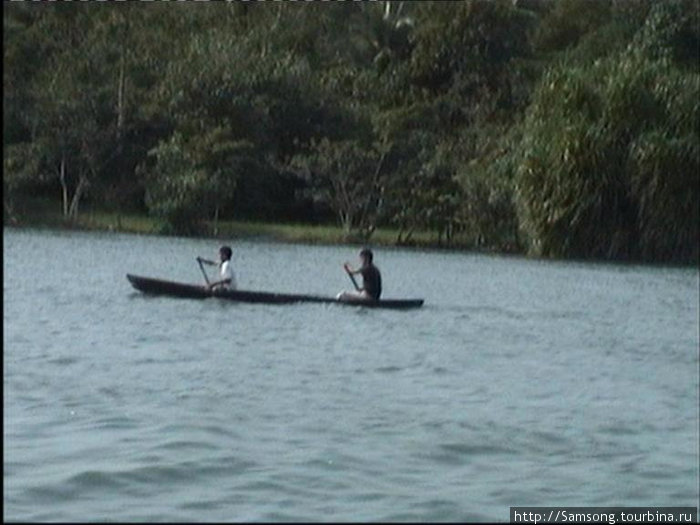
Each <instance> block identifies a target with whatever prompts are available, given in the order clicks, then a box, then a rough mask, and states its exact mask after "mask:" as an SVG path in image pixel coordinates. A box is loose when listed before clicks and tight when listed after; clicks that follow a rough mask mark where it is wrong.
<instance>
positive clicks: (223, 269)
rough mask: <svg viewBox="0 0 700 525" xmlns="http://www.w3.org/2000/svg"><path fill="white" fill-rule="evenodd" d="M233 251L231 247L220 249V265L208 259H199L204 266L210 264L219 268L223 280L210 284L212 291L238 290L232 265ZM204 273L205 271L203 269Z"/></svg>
mask: <svg viewBox="0 0 700 525" xmlns="http://www.w3.org/2000/svg"><path fill="white" fill-rule="evenodd" d="M232 255H233V251H232V250H231V247H230V246H222V247H221V248H220V249H219V258H220V259H221V262H220V263H216V262H214V261H209V260H207V259H202V258H201V257H197V260H198V261H199V262H202V263H204V264H210V265H213V266H219V274H220V277H221V279H220V280H218V281H214V282H212V283H209V284H208V287H209V289H210V290H213V289H220V290H235V289H236V275H235V274H234V273H233V266H232V265H231V256H232ZM202 271H204V270H203V269H202Z"/></svg>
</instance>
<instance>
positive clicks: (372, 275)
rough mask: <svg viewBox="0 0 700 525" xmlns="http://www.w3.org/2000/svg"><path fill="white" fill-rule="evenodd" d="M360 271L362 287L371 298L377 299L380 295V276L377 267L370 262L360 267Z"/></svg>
mask: <svg viewBox="0 0 700 525" xmlns="http://www.w3.org/2000/svg"><path fill="white" fill-rule="evenodd" d="M360 272H362V287H363V288H364V289H365V291H366V292H367V294H368V295H369V296H370V297H372V298H373V299H379V296H380V295H382V276H381V274H380V273H379V268H377V267H376V266H375V265H373V264H370V265H369V266H364V267H363V268H361V269H360Z"/></svg>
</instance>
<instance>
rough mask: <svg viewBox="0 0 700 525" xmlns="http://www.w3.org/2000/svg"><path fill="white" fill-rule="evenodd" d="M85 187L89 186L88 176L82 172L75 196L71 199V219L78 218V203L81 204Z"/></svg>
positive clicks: (69, 212)
mask: <svg viewBox="0 0 700 525" xmlns="http://www.w3.org/2000/svg"><path fill="white" fill-rule="evenodd" d="M85 188H87V177H86V176H85V175H84V174H81V175H80V180H79V181H78V186H77V187H76V188H75V192H74V193H73V198H72V199H71V203H70V208H69V209H68V216H69V217H70V218H71V220H76V219H77V218H78V205H79V204H80V199H81V197H82V196H83V192H84V191H85Z"/></svg>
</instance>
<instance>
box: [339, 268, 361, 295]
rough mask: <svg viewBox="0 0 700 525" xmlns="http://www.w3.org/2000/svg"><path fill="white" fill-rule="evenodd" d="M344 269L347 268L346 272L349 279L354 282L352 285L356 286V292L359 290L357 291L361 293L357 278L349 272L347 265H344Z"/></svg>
mask: <svg viewBox="0 0 700 525" xmlns="http://www.w3.org/2000/svg"><path fill="white" fill-rule="evenodd" d="M343 268H345V271H346V272H347V274H348V277H350V280H351V281H352V284H354V285H355V290H357V291H358V292H359V291H360V287H359V286H358V285H357V281H356V280H355V276H354V275H353V274H352V273H350V270H348V267H347V265H343Z"/></svg>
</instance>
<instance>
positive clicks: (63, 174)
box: [58, 156, 68, 217]
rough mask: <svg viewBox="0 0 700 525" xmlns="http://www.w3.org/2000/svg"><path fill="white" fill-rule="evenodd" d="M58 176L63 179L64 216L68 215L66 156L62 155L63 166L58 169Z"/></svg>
mask: <svg viewBox="0 0 700 525" xmlns="http://www.w3.org/2000/svg"><path fill="white" fill-rule="evenodd" d="M58 177H59V180H60V181H61V195H62V197H63V199H62V203H63V209H62V211H63V216H64V217H68V184H67V183H66V158H65V156H64V157H61V166H60V167H59V169H58Z"/></svg>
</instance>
